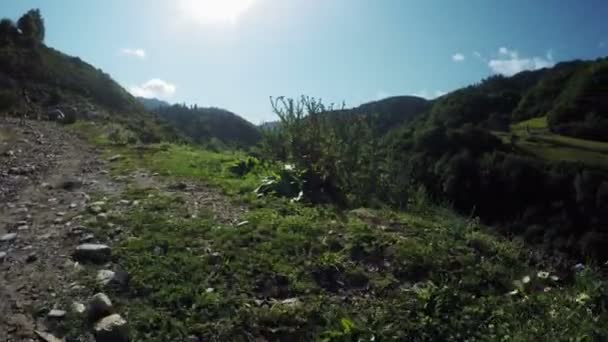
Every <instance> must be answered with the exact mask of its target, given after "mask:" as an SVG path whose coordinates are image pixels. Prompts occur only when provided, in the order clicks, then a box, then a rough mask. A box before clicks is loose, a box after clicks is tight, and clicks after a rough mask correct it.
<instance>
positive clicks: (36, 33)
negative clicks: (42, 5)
mask: <svg viewBox="0 0 608 342" xmlns="http://www.w3.org/2000/svg"><path fill="white" fill-rule="evenodd" d="M17 27H18V28H19V30H20V31H21V34H22V35H23V37H24V38H25V39H26V40H27V41H28V42H32V43H35V44H41V43H42V42H43V41H44V32H45V30H44V20H43V19H42V15H41V14H40V10H38V9H32V10H29V11H28V12H27V13H25V14H24V15H23V16H22V17H21V18H19V20H18V21H17Z"/></svg>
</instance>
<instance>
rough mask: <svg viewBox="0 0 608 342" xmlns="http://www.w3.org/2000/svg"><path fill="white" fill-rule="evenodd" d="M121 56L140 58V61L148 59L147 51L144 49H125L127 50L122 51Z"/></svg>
mask: <svg viewBox="0 0 608 342" xmlns="http://www.w3.org/2000/svg"><path fill="white" fill-rule="evenodd" d="M120 54H121V55H124V56H131V57H136V58H139V59H144V58H146V50H144V49H129V48H125V49H122V50H120Z"/></svg>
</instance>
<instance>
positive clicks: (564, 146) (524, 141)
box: [494, 116, 608, 169]
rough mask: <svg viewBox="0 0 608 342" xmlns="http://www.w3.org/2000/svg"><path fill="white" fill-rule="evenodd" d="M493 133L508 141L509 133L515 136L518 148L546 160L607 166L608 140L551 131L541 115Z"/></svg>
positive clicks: (510, 140) (507, 142) (510, 138)
mask: <svg viewBox="0 0 608 342" xmlns="http://www.w3.org/2000/svg"><path fill="white" fill-rule="evenodd" d="M494 134H495V135H496V136H498V137H499V138H501V140H502V141H503V142H504V143H506V144H510V143H511V142H512V136H515V137H516V140H515V145H516V146H517V147H518V148H520V149H521V150H522V151H524V152H526V153H528V154H530V155H533V156H536V157H539V158H542V159H545V160H549V161H553V162H569V163H582V164H584V165H588V166H592V167H599V168H603V169H608V143H605V142H599V141H592V140H584V139H577V138H572V137H567V136H563V135H559V134H555V133H552V132H550V131H549V127H548V124H547V118H546V117H544V116H543V117H539V118H533V119H530V120H526V121H522V122H519V123H517V124H514V125H511V132H510V133H504V132H494Z"/></svg>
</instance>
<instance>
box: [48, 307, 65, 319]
mask: <svg viewBox="0 0 608 342" xmlns="http://www.w3.org/2000/svg"><path fill="white" fill-rule="evenodd" d="M65 315H66V312H65V311H63V310H59V309H53V310H51V311H49V313H48V314H47V315H46V316H47V317H48V318H64V317H65Z"/></svg>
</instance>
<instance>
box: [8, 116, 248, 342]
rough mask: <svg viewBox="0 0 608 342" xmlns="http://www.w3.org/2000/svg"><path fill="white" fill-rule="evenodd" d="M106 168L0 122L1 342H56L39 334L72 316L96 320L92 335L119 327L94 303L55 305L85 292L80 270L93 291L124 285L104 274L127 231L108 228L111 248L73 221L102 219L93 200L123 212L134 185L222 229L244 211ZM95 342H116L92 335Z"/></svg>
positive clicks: (58, 138) (197, 189)
mask: <svg viewBox="0 0 608 342" xmlns="http://www.w3.org/2000/svg"><path fill="white" fill-rule="evenodd" d="M112 159H113V158H108V159H104V158H102V157H101V151H99V150H98V149H96V148H94V147H92V146H90V145H89V144H87V143H86V142H85V141H84V140H83V139H81V138H79V137H77V136H76V135H74V134H72V133H69V132H68V131H67V130H65V129H64V128H63V127H60V126H57V124H54V123H50V122H29V123H28V124H27V125H26V126H19V125H18V124H17V122H16V121H5V122H1V123H0V341H1V342H4V341H6V342H8V341H11V342H17V341H36V340H43V341H44V340H46V341H61V340H60V339H57V340H55V339H54V337H53V335H49V334H48V333H49V332H50V333H54V332H53V330H54V327H55V326H56V323H57V321H58V320H59V321H60V320H63V319H66V315H68V316H69V314H71V312H73V311H76V312H78V311H82V312H80V313H81V314H83V315H85V314H88V315H89V316H91V315H93V316H99V317H95V321H97V322H98V323H99V324H101V325H102V326H101V327H100V328H99V327H95V326H93V325H92V327H94V328H99V329H102V330H103V329H106V328H107V329H108V330H109V331H110V330H112V329H115V328H116V327H118V328H120V326H121V325H122V324H123V323H124V322H123V321H121V320H122V318H121V317H120V316H119V315H110V313H111V312H112V310H107V308H104V305H105V304H104V303H105V302H104V300H105V299H107V297H106V298H103V295H100V296H97V297H94V298H90V297H89V298H82V296H81V298H75V299H79V300H80V301H83V302H84V303H85V304H86V303H87V301H88V302H89V306H88V307H86V306H85V305H84V304H79V301H77V300H75V301H74V302H73V303H72V304H71V305H70V307H66V306H68V305H67V304H66V302H65V296H66V293H87V291H81V289H82V287H83V285H82V284H80V283H79V279H81V278H82V277H79V276H78V274H79V272H81V271H82V269H83V267H90V266H88V265H87V264H88V262H93V263H95V264H98V266H95V267H94V268H93V267H91V270H90V272H95V273H97V276H98V280H99V281H100V282H106V283H107V282H110V281H112V282H117V283H119V285H125V283H127V282H128V274H122V273H121V272H118V271H117V272H114V271H112V269H114V270H115V271H116V267H115V265H111V264H107V262H108V261H109V258H108V255H109V254H110V248H111V246H112V243H113V242H116V241H117V240H118V239H121V238H125V236H126V235H127V232H126V231H127V230H128V229H127V228H126V227H119V226H113V225H112V224H109V225H108V228H109V229H112V231H113V233H112V234H109V235H110V236H112V237H113V238H112V240H110V241H99V240H98V239H97V237H96V236H95V235H94V234H92V232H91V231H90V230H89V229H88V228H87V226H86V220H85V219H84V218H83V215H82V213H83V212H87V211H88V212H89V213H92V214H94V215H97V219H101V220H103V219H104V218H105V217H106V216H105V215H106V213H105V212H104V211H105V209H104V208H106V207H107V206H106V205H105V203H103V202H99V199H100V198H101V199H112V201H116V204H122V205H124V206H128V205H133V203H128V202H127V201H122V203H120V202H121V201H120V195H121V193H122V192H123V191H124V190H125V189H126V186H127V184H134V183H135V184H138V185H139V186H142V187H157V188H159V189H160V188H163V189H164V190H166V191H170V192H171V191H179V192H182V193H184V194H185V195H186V196H188V197H189V198H190V200H189V201H188V203H190V205H189V206H190V207H191V208H190V209H191V211H192V214H193V215H195V214H196V212H197V210H199V209H201V208H202V207H205V208H209V209H215V210H214V211H216V212H217V213H218V215H217V216H218V219H220V220H222V221H236V220H237V218H238V216H239V213H240V212H241V211H242V210H244V209H243V208H232V207H231V205H230V204H229V203H228V202H227V201H225V200H224V199H223V198H222V197H221V195H219V194H217V193H215V192H213V191H210V190H209V189H207V188H205V187H202V186H200V185H196V184H183V183H180V184H165V183H163V182H161V181H159V180H157V179H156V178H157V177H154V175H150V174H149V173H147V172H146V171H141V170H140V171H138V172H135V173H133V174H130V175H124V176H118V177H117V176H111V175H110V172H109V171H108V170H109V168H110V166H111V165H110V164H111V163H112ZM216 207H219V210H218V208H216ZM105 239H106V240H107V237H105ZM105 244H107V246H106V245H105ZM104 263H106V264H105V265H104ZM99 264H102V265H101V266H99ZM83 265H84V266H83ZM99 297H101V298H99ZM91 305H92V306H91ZM84 310H88V313H87V312H84ZM91 311H100V312H101V313H94V312H93V313H91ZM104 324H105V327H104ZM118 330H120V329H118ZM117 333H118V334H119V335H120V331H117ZM91 339H92V335H91V334H90V332H83V337H82V339H81V341H87V340H91ZM97 341H121V339H120V338H119V337H116V336H114V335H108V336H106V337H105V339H104V337H103V336H102V335H99V336H98V338H97Z"/></svg>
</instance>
